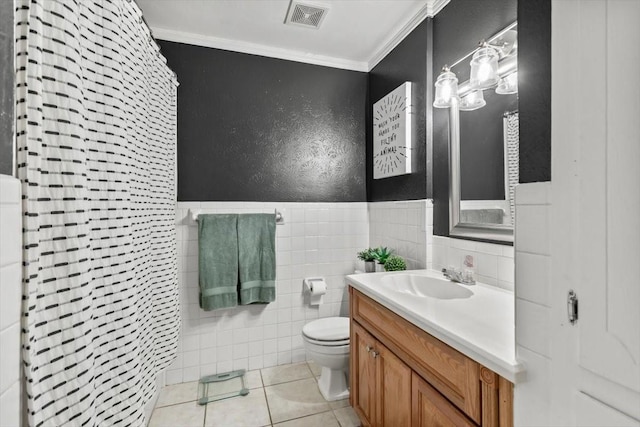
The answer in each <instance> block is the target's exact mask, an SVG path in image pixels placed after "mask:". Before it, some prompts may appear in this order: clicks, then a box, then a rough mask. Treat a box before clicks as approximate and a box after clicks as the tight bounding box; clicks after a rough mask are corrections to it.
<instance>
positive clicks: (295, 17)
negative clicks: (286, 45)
mask: <svg viewBox="0 0 640 427" xmlns="http://www.w3.org/2000/svg"><path fill="white" fill-rule="evenodd" d="M328 11H329V9H328V8H327V7H324V6H318V5H311V4H308V3H307V4H305V3H299V2H297V1H292V2H291V5H290V6H289V12H288V13H287V19H286V20H285V21H284V23H285V24H291V25H297V26H300V27H306V28H316V29H317V28H320V24H322V21H323V20H324V17H325V16H326V15H327V12H328Z"/></svg>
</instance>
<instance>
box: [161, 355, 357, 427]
mask: <svg viewBox="0 0 640 427" xmlns="http://www.w3.org/2000/svg"><path fill="white" fill-rule="evenodd" d="M319 375H320V369H319V368H318V367H317V366H316V365H314V364H313V362H308V363H306V362H304V363H298V364H294V365H284V366H276V367H273V368H265V369H260V370H255V371H249V372H247V374H246V376H245V381H246V385H247V387H248V388H249V389H250V391H249V394H248V395H247V396H244V397H234V398H230V399H225V400H219V401H217V402H212V403H209V404H208V405H204V406H201V405H198V403H197V402H196V399H197V394H198V382H197V381H194V382H190V383H183V384H176V385H171V386H167V387H165V388H163V389H162V390H161V391H160V395H159V397H158V402H157V403H156V407H155V409H154V411H153V415H152V416H151V420H150V421H149V427H178V426H179V427H192V426H193V427H196V426H197V427H213V426H220V427H263V426H274V427H276V426H278V427H356V426H359V425H360V420H358V417H357V416H356V414H355V412H353V409H352V408H351V406H349V401H348V400H346V399H345V400H340V401H336V402H327V401H325V400H324V398H323V397H322V395H321V394H320V391H319V390H318V385H317V383H316V377H317V376H319Z"/></svg>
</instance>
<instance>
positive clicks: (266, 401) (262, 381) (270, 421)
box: [258, 369, 273, 426]
mask: <svg viewBox="0 0 640 427" xmlns="http://www.w3.org/2000/svg"><path fill="white" fill-rule="evenodd" d="M258 372H259V373H260V382H261V383H262V394H263V395H264V402H265V403H266V404H267V414H269V424H270V425H271V426H273V417H272V416H271V408H270V407H269V399H267V388H266V387H265V385H264V379H263V378H262V369H260V370H259V371H258Z"/></svg>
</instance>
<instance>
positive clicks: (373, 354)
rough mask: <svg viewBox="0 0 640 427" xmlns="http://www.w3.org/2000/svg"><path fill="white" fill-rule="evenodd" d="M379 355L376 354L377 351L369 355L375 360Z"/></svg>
mask: <svg viewBox="0 0 640 427" xmlns="http://www.w3.org/2000/svg"><path fill="white" fill-rule="evenodd" d="M379 354H380V353H378V352H377V351H372V352H371V355H372V356H373V358H374V359H375V358H376V357H378V355H379Z"/></svg>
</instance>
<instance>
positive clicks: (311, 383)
mask: <svg viewBox="0 0 640 427" xmlns="http://www.w3.org/2000/svg"><path fill="white" fill-rule="evenodd" d="M265 392H266V394H267V401H268V402H269V411H270V412H271V419H272V421H273V422H274V423H279V422H282V421H287V420H291V419H294V418H300V417H304V416H307V415H313V414H318V413H321V412H326V411H328V410H330V409H331V408H330V406H329V404H328V403H327V401H325V400H324V398H323V397H322V395H321V394H320V391H319V390H318V386H317V384H316V380H315V379H314V378H308V379H304V380H299V381H292V382H287V383H283V384H278V385H273V386H270V387H265Z"/></svg>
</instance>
